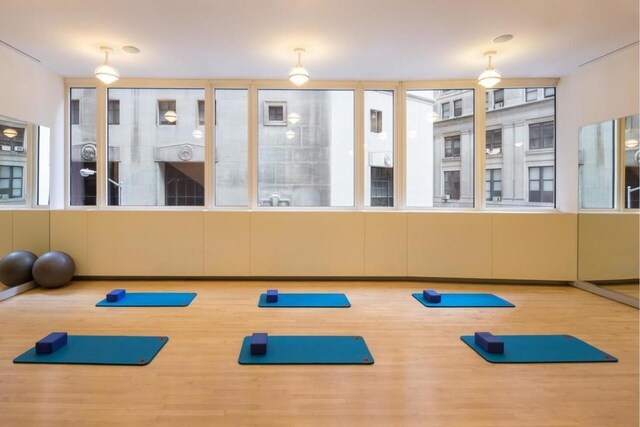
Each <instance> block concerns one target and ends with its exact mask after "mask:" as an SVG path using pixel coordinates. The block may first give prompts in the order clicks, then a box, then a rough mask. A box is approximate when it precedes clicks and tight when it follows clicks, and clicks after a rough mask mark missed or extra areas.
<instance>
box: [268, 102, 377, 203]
mask: <svg viewBox="0 0 640 427" xmlns="http://www.w3.org/2000/svg"><path fill="white" fill-rule="evenodd" d="M276 105H277V106H280V107H281V108H280V111H281V114H280V113H275V116H274V118H276V119H277V118H279V117H280V118H281V119H282V122H279V121H277V120H275V121H271V112H270V111H269V107H270V106H276ZM367 119H369V114H368V110H367ZM353 148H354V93H353V91H346V90H259V91H258V204H259V206H313V207H325V206H353V201H354V160H353Z"/></svg>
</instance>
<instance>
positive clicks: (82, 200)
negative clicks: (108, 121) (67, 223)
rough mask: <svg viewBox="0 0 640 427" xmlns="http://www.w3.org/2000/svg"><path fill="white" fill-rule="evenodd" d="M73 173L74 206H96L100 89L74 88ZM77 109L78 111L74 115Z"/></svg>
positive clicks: (71, 194) (72, 117)
mask: <svg viewBox="0 0 640 427" xmlns="http://www.w3.org/2000/svg"><path fill="white" fill-rule="evenodd" d="M70 95H71V99H70V102H71V105H70V111H71V116H70V122H71V125H72V126H70V129H71V131H70V144H71V161H70V169H69V173H70V176H69V183H70V187H71V188H70V199H69V203H70V204H71V205H72V206H93V205H95V204H96V170H97V169H96V167H97V153H98V151H97V149H96V89H95V88H71V93H70ZM74 109H77V111H75V112H74Z"/></svg>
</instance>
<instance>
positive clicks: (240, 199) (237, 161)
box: [215, 89, 295, 206]
mask: <svg viewBox="0 0 640 427" xmlns="http://www.w3.org/2000/svg"><path fill="white" fill-rule="evenodd" d="M248 92H249V91H248V90H247V89H216V90H215V100H216V119H215V127H216V150H215V159H216V163H215V173H216V205H217V206H247V204H248V202H249V196H248V193H247V191H248V190H247V182H248V181H247V180H248V148H249V113H248V111H249V106H248V102H249V101H248ZM294 120H295V119H294Z"/></svg>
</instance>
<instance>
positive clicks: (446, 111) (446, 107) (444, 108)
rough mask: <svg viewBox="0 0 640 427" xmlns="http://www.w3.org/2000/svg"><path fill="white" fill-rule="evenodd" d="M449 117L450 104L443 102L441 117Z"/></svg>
mask: <svg viewBox="0 0 640 427" xmlns="http://www.w3.org/2000/svg"><path fill="white" fill-rule="evenodd" d="M449 117H451V104H450V103H448V102H445V103H443V104H442V118H443V119H448V118H449Z"/></svg>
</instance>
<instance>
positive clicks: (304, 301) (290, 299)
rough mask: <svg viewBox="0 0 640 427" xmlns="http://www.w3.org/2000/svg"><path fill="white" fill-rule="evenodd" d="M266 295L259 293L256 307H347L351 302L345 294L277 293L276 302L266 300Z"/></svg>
mask: <svg viewBox="0 0 640 427" xmlns="http://www.w3.org/2000/svg"><path fill="white" fill-rule="evenodd" d="M267 298H268V295H267V294H262V295H260V300H259V301H258V307H295V308H305V307H306V308H348V307H351V303H350V302H349V299H347V296H346V295H345V294H293V293H292V294H288V293H287V294H284V293H283V294H279V295H278V300H277V301H276V302H268V300H267Z"/></svg>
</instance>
